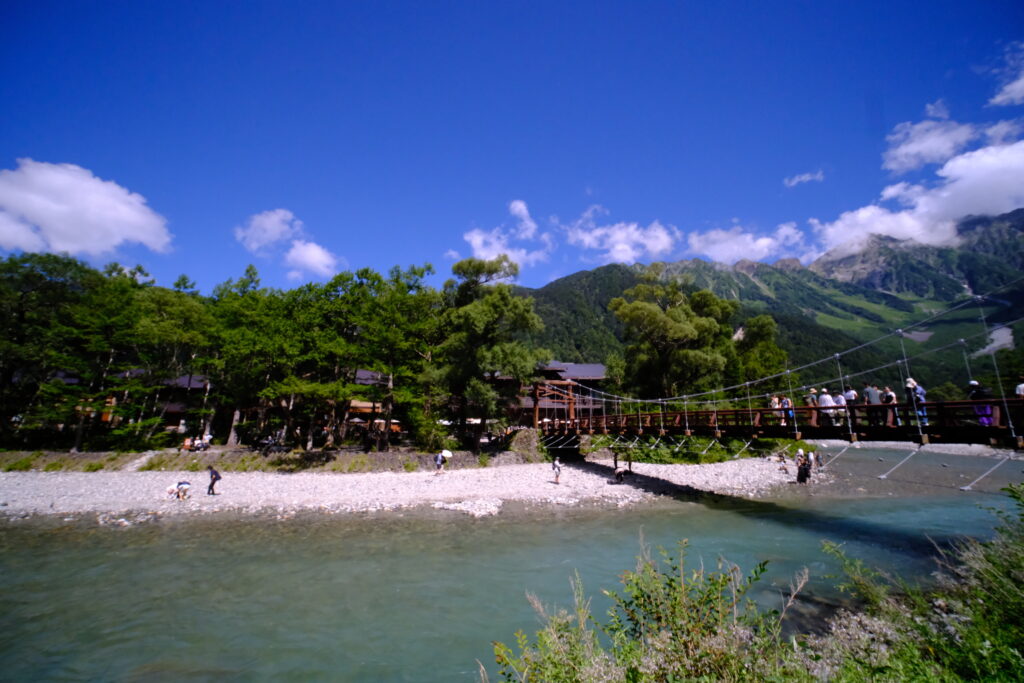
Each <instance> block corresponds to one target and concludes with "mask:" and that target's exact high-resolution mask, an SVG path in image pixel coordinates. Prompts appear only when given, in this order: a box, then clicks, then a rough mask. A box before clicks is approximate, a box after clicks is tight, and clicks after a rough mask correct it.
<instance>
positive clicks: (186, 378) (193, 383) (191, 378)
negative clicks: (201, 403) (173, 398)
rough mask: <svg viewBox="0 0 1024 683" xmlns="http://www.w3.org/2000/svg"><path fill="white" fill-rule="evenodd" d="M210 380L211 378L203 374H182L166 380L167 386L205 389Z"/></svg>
mask: <svg viewBox="0 0 1024 683" xmlns="http://www.w3.org/2000/svg"><path fill="white" fill-rule="evenodd" d="M209 382H210V380H208V379H206V377H204V376H202V375H182V376H181V377H178V378H176V379H168V380H164V384H166V385H167V386H169V387H177V388H179V389H205V388H206V385H207V384H209Z"/></svg>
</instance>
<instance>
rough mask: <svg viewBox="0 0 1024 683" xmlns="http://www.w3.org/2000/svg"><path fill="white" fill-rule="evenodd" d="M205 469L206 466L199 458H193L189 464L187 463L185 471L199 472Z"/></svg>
mask: <svg viewBox="0 0 1024 683" xmlns="http://www.w3.org/2000/svg"><path fill="white" fill-rule="evenodd" d="M204 469H206V468H205V467H203V466H202V464H201V463H200V462H199V461H198V460H192V461H191V462H189V463H188V464H187V465H185V471H186V472H199V471H201V470H204Z"/></svg>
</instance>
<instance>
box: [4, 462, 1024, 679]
mask: <svg viewBox="0 0 1024 683" xmlns="http://www.w3.org/2000/svg"><path fill="white" fill-rule="evenodd" d="M903 455H905V454H904V453H901V452H898V451H878V452H875V451H869V450H867V449H862V450H860V451H849V452H847V453H846V454H844V455H843V456H842V457H841V458H840V459H839V460H837V461H836V462H835V463H833V465H832V470H833V471H834V472H835V473H836V478H837V482H836V484H834V485H832V486H829V487H827V488H826V487H817V488H816V487H814V486H811V487H797V486H796V485H794V487H793V489H792V490H791V491H788V492H787V493H786V495H785V496H784V497H783V498H782V499H781V500H780V501H777V502H749V501H741V500H737V499H732V498H728V497H703V498H701V499H700V502H694V501H693V500H689V499H686V498H680V499H675V500H673V499H666V500H663V501H661V502H658V503H655V504H653V505H650V506H646V507H644V508H635V509H624V510H595V509H559V510H555V511H553V512H552V511H521V512H519V513H514V514H510V513H508V512H506V513H503V514H502V515H501V516H499V517H497V518H489V519H482V520H474V519H471V518H468V517H465V516H462V515H460V514H459V513H448V512H443V513H442V512H437V511H431V512H422V511H421V512H416V513H407V514H405V515H402V516H399V515H396V514H392V515H379V516H362V517H326V516H319V515H309V516H302V517H299V518H296V519H291V520H286V521H279V520H269V519H258V520H254V519H251V518H248V519H246V518H240V517H233V516H227V515H225V516H218V517H215V518H212V519H211V518H205V519H187V518H183V519H178V520H163V521H161V522H159V523H155V524H149V525H142V526H137V527H128V528H111V527H97V526H94V525H88V524H82V523H63V522H59V521H56V520H37V521H30V522H17V523H9V524H5V525H3V526H0V571H2V576H3V585H2V587H0V671H2V672H3V673H2V674H0V678H3V679H4V680H116V681H143V680H144V681H154V680H156V681H159V680H166V681H171V680H175V681H178V680H197V681H203V680H321V679H330V680H350V681H424V680H428V681H450V680H473V679H475V677H476V670H477V665H476V661H475V660H477V659H480V660H481V661H483V662H485V664H488V665H490V664H491V661H492V658H491V641H492V640H495V639H498V640H503V641H505V642H509V643H511V642H512V641H513V639H514V638H513V634H514V632H515V631H516V630H517V629H520V628H522V629H524V630H526V631H532V630H534V629H535V628H536V627H537V625H538V623H539V622H538V620H537V618H536V617H535V616H534V615H533V613H532V611H531V609H530V607H529V605H528V604H527V601H526V599H525V597H524V594H525V592H526V591H527V590H529V591H531V592H533V593H535V594H537V595H538V596H539V597H540V599H541V600H542V601H543V602H544V603H546V604H557V605H562V606H567V605H568V603H569V600H570V589H569V579H570V577H571V576H572V574H573V572H574V570H578V571H579V573H580V575H581V577H582V579H583V581H584V587H585V589H586V592H587V593H588V594H589V595H593V596H595V599H594V609H595V612H597V613H599V614H603V612H604V610H605V608H606V607H607V603H606V602H605V601H604V599H603V598H602V597H601V596H600V595H599V593H600V589H601V588H615V587H616V586H617V576H618V574H619V573H620V572H621V571H622V570H623V569H626V568H629V567H631V566H632V565H633V563H634V558H635V557H636V555H637V553H638V551H639V543H640V536H641V533H642V535H643V538H644V539H645V541H646V542H647V543H649V544H651V545H654V546H664V547H667V548H670V549H671V548H673V547H674V546H675V545H676V543H677V542H678V541H679V540H680V539H683V538H686V539H689V544H690V550H689V559H688V562H689V563H691V564H694V565H695V564H696V563H698V562H700V561H703V562H704V564H705V565H706V566H707V565H713V564H714V563H715V561H716V560H717V559H718V558H719V557H721V556H724V557H726V558H728V559H729V560H730V561H733V562H736V563H737V564H739V565H740V566H741V567H743V568H744V569H745V570H747V569H749V568H750V567H752V566H753V565H754V564H755V563H757V562H759V561H762V560H768V561H769V571H768V574H767V576H766V577H765V579H763V580H762V582H761V584H759V586H758V589H757V596H756V597H757V598H758V599H759V600H760V601H762V602H763V603H764V604H766V605H770V606H777V605H778V601H779V599H780V598H779V591H780V590H781V589H783V588H785V586H786V585H787V584H788V582H789V579H790V577H791V576H792V574H793V573H794V572H795V571H797V570H798V569H800V568H801V567H803V566H808V567H809V568H810V569H811V575H812V582H811V586H810V590H809V591H808V593H807V596H808V597H809V598H811V600H810V601H809V603H808V604H811V603H817V602H826V603H834V602H835V601H836V600H839V599H841V596H838V595H837V593H836V592H835V590H834V589H833V588H831V586H832V584H833V583H834V579H831V578H827V577H826V575H829V574H834V573H835V571H836V567H835V565H834V563H833V562H832V561H831V560H830V559H829V558H828V557H826V556H825V555H824V554H823V553H822V552H821V551H820V542H821V540H822V539H826V538H827V539H831V540H833V541H839V542H845V543H846V549H847V551H848V552H849V553H850V554H852V555H855V556H858V557H861V558H863V559H865V560H866V561H867V562H868V563H869V564H872V565H876V566H880V567H882V568H884V569H886V570H887V571H890V572H892V573H895V574H899V575H901V576H903V577H905V578H910V579H915V578H918V579H927V577H928V575H929V574H930V572H931V571H932V570H933V568H934V562H933V560H932V559H931V558H930V552H931V549H932V547H933V546H932V542H933V541H934V542H938V543H946V542H948V541H949V540H951V539H953V538H956V537H960V536H963V535H965V534H966V535H974V536H982V537H984V536H988V535H990V533H991V530H992V528H993V527H994V526H995V524H996V521H997V520H996V519H995V518H994V516H993V515H992V514H991V512H989V511H987V510H985V509H983V507H995V508H1000V509H1007V508H1009V500H1008V499H1007V498H1006V497H1005V496H1002V495H998V494H997V491H998V488H999V487H1000V486H1002V485H1004V484H1005V483H1006V482H1007V481H1017V482H1019V481H1021V480H1022V479H1024V476H1022V473H1021V471H1020V470H1021V463H1020V462H1011V463H1008V464H1007V465H1005V466H1004V467H1003V468H1001V469H1000V470H998V471H997V473H996V474H998V476H995V475H994V476H993V478H992V479H989V480H986V481H985V482H983V484H984V485H979V486H978V487H977V488H978V489H979V491H978V492H962V491H959V490H958V489H957V488H956V487H957V486H960V485H963V484H964V483H965V482H966V481H970V480H971V479H973V478H974V477H975V476H977V474H979V473H980V472H983V471H984V470H985V469H987V468H988V467H990V466H991V465H992V464H994V462H995V461H993V460H990V459H981V458H962V457H954V456H929V457H928V458H921V459H920V460H918V459H917V456H915V458H914V459H912V460H911V462H909V463H908V464H907V465H905V466H904V467H902V468H900V470H897V472H899V477H897V476H896V473H894V474H893V475H891V476H890V478H889V479H886V480H884V481H881V480H878V479H876V478H875V477H876V475H877V474H879V473H881V472H884V471H886V470H888V469H889V468H890V467H891V466H892V465H894V464H896V463H897V462H898V461H899V459H901V458H902V457H903ZM879 458H881V459H882V460H881V461H880V460H879ZM943 462H945V463H946V464H947V465H949V467H946V468H943V467H941V465H942V463H943ZM961 475H964V476H961ZM861 488H862V489H864V491H858V490H857V489H861ZM489 668H491V669H492V673H493V667H492V666H489Z"/></svg>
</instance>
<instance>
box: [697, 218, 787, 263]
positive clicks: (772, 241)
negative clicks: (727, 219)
mask: <svg viewBox="0 0 1024 683" xmlns="http://www.w3.org/2000/svg"><path fill="white" fill-rule="evenodd" d="M687 243H688V245H689V247H690V251H692V252H693V253H695V254H704V255H705V256H707V257H709V258H710V259H711V260H713V261H717V262H719V263H729V264H732V263H736V262H737V261H739V260H741V259H750V260H752V261H762V260H766V259H769V258H777V257H780V256H782V255H784V254H786V253H792V252H793V251H794V250H803V251H807V247H806V246H805V244H804V235H803V233H802V232H800V230H799V229H797V227H796V223H783V224H781V225H779V226H778V227H777V228H776V229H775V232H773V233H772V234H770V235H761V236H758V235H755V234H754V233H753V232H751V231H750V230H748V229H745V228H743V227H742V226H738V225H737V226H733V227H732V228H729V229H728V230H723V229H717V228H716V229H714V230H708V231H707V232H701V233H698V232H692V233H690V234H689V235H688V236H687Z"/></svg>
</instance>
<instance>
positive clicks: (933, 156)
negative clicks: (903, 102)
mask: <svg viewBox="0 0 1024 683" xmlns="http://www.w3.org/2000/svg"><path fill="white" fill-rule="evenodd" d="M977 135H978V131H977V130H976V129H975V127H974V126H972V125H970V124H966V123H963V124H961V123H957V122H956V121H921V122H920V123H910V122H909V121H904V122H903V123H901V124H898V125H897V126H896V127H895V128H894V129H893V132H892V133H891V134H890V135H889V136H887V137H886V140H887V141H888V143H889V149H887V150H886V151H885V154H884V155H883V159H884V162H883V163H882V168H885V169H888V170H890V171H895V172H896V173H903V172H906V171H912V170H914V169H916V168H920V167H921V166H924V165H925V164H936V163H942V162H944V161H946V160H948V159H951V158H952V157H954V156H956V155H957V154H958V153H959V152H960V151H961V150H963V149H964V148H965V147H966V146H967V144H968V143H969V142H971V140H973V139H974V138H975V137H977Z"/></svg>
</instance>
